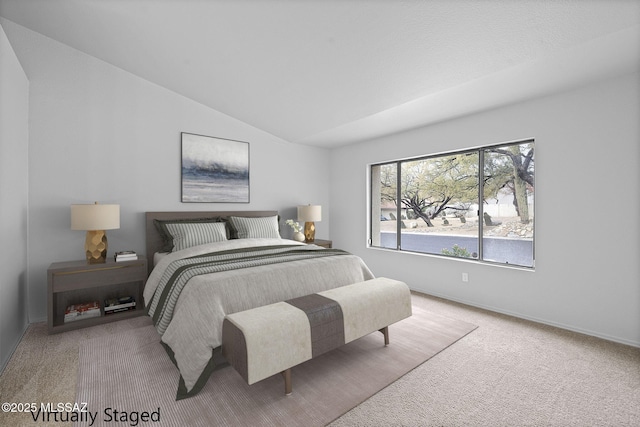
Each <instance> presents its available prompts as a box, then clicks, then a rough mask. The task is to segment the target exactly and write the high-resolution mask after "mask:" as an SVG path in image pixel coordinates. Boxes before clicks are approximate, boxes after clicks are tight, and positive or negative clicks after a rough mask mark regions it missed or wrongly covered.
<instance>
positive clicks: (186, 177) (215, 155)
mask: <svg viewBox="0 0 640 427" xmlns="http://www.w3.org/2000/svg"><path fill="white" fill-rule="evenodd" d="M181 145H182V171H181V177H182V180H181V182H182V194H181V197H182V203H249V193H250V191H249V190H250V185H249V169H250V168H249V143H248V142H243V141H236V140H233V139H226V138H218V137H213V136H205V135H198V134H193V133H187V132H182V133H181Z"/></svg>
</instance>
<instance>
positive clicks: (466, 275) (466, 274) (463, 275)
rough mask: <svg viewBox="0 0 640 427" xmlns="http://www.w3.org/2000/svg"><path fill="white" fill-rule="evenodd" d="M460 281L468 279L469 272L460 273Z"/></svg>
mask: <svg viewBox="0 0 640 427" xmlns="http://www.w3.org/2000/svg"><path fill="white" fill-rule="evenodd" d="M462 281H463V282H468V281H469V273H462Z"/></svg>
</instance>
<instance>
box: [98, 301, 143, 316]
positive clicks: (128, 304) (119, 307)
mask: <svg viewBox="0 0 640 427" xmlns="http://www.w3.org/2000/svg"><path fill="white" fill-rule="evenodd" d="M135 309H136V300H135V299H134V298H133V297H119V298H109V299H106V300H104V314H105V315H108V314H113V313H120V312H123V311H129V310H135Z"/></svg>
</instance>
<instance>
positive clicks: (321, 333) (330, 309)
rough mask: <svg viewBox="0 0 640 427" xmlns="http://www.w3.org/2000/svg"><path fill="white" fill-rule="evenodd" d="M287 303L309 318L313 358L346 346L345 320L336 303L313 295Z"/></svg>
mask: <svg viewBox="0 0 640 427" xmlns="http://www.w3.org/2000/svg"><path fill="white" fill-rule="evenodd" d="M285 302H286V303H289V304H291V305H292V306H294V307H296V308H298V309H300V310H302V311H304V312H305V314H306V315H307V317H308V318H309V325H310V326H311V354H312V357H317V356H319V355H321V354H322V353H326V352H327V351H329V350H333V349H334V348H338V347H340V346H341V345H344V318H343V315H342V308H340V304H338V303H337V302H336V301H334V300H332V299H330V298H327V297H324V296H322V295H318V294H311V295H307V296H304V297H300V298H294V299H290V300H288V301H285Z"/></svg>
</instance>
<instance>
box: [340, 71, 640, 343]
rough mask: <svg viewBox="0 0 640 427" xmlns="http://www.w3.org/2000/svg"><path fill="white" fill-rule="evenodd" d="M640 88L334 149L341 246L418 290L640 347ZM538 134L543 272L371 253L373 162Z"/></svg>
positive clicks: (615, 86)
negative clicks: (369, 182) (369, 172)
mask: <svg viewBox="0 0 640 427" xmlns="http://www.w3.org/2000/svg"><path fill="white" fill-rule="evenodd" d="M639 82H640V75H638V74H633V75H627V76H623V77H619V78H615V79H612V80H609V81H604V82H599V83H596V84H593V85H591V86H588V87H584V88H580V89H577V90H573V91H571V92H566V93H559V94H556V95H553V96H549V97H544V98H540V99H535V100H531V101H528V102H524V103H520V104H517V105H512V106H508V107H504V108H499V109H496V110H492V111H487V112H484V113H481V114H475V115H471V116H468V117H464V118H460V119H456V120H451V121H447V122H442V123H439V124H435V125H432V126H428V127H424V128H420V129H416V130H413V131H410V132H405V133H402V134H398V135H394V136H388V137H384V138H379V139H376V140H373V141H367V142H366V143H361V144H355V145H352V146H347V147H343V148H340V149H335V150H333V151H332V153H331V172H332V173H331V184H330V189H331V224H332V227H331V238H332V239H333V241H334V243H335V246H337V247H342V248H344V249H347V250H349V251H351V252H354V253H356V254H358V255H361V256H362V257H363V258H364V260H365V261H366V262H367V264H368V265H369V266H370V267H371V269H372V270H373V272H374V274H376V275H379V276H389V277H393V278H397V279H399V280H403V281H406V282H407V283H408V284H409V286H410V287H411V288H412V289H415V290H419V291H422V292H425V293H429V294H433V295H438V296H443V297H445V298H449V299H453V300H457V301H461V302H465V303H468V304H471V305H475V306H480V307H485V308H490V309H493V310H496V311H500V312H505V313H511V314H514V315H516V316H520V317H524V318H529V319H533V320H538V321H541V322H544V323H549V324H553V325H558V326H561V327H564V328H568V329H572V330H576V331H581V332H585V333H587V334H591V335H595V336H600V337H604V338H607V339H611V340H615V341H619V342H623V343H628V344H632V345H636V346H640V286H639V284H640V263H639V262H638V259H640V229H639V226H638V212H640V188H639V185H640V172H639V171H640V168H639V163H640V143H639V141H640V130H639V126H640V125H639V119H638V118H639V117H640V99H639V94H640V84H639ZM529 137H533V138H535V141H536V196H535V197H536V200H535V209H536V224H535V226H536V241H535V244H536V269H535V272H530V271H523V270H519V269H513V268H505V267H497V266H489V265H481V264H476V263H471V262H465V261H459V260H452V259H448V258H439V257H432V256H424V255H411V254H406V253H394V252H389V251H383V250H379V249H367V248H366V247H365V245H366V239H367V230H366V225H365V221H364V219H365V217H366V215H367V205H366V191H367V186H366V170H367V164H369V163H373V162H380V161H384V160H390V159H397V158H402V157H410V156H417V155H423V154H429V153H437V152H442V151H448V150H455V149H461V148H467V147H473V146H478V145H483V144H494V143H500V142H504V141H512V140H517V139H522V138H529ZM585 205H587V206H588V209H587V210H586V212H585V209H584V206H585ZM568 212H574V214H573V215H571V214H568V215H563V214H564V213H568ZM463 272H467V273H468V274H469V282H468V283H463V282H462V281H461V273H463Z"/></svg>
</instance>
